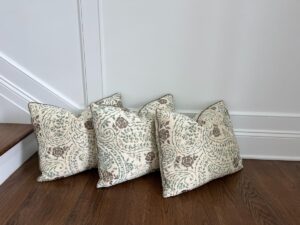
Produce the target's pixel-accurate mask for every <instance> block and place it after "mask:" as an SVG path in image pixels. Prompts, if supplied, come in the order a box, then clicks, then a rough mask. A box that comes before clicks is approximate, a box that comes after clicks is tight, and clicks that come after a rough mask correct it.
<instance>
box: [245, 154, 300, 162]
mask: <svg viewBox="0 0 300 225" xmlns="http://www.w3.org/2000/svg"><path fill="white" fill-rule="evenodd" d="M241 157H242V158H243V159H255V160H280V161H300V156H278V155H247V154H241Z"/></svg>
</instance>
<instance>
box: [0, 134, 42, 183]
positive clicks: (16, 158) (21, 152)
mask: <svg viewBox="0 0 300 225" xmlns="http://www.w3.org/2000/svg"><path fill="white" fill-rule="evenodd" d="M36 151H37V142H36V138H35V136H34V134H31V135H29V136H28V137H26V138H25V139H23V140H22V141H20V142H19V143H18V144H16V145H15V146H14V147H12V148H11V149H10V150H9V151H7V152H6V153H4V154H3V155H2V156H0V171H1V172H0V185H1V184H2V183H3V182H4V181H5V180H6V179H7V178H8V177H9V176H10V175H11V174H13V173H14V172H15V171H16V170H17V169H18V168H19V167H20V166H21V165H22V164H23V163H24V162H25V161H26V160H27V159H29V158H30V157H31V156H32V155H33V154H34V153H35V152H36Z"/></svg>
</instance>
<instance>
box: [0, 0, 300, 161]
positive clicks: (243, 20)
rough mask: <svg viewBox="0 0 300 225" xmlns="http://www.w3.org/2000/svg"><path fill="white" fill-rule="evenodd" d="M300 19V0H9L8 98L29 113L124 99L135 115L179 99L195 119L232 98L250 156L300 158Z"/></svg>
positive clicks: (1, 53) (5, 15) (1, 19)
mask: <svg viewBox="0 0 300 225" xmlns="http://www.w3.org/2000/svg"><path fill="white" fill-rule="evenodd" d="M299 12H300V1H297V0H289V1H283V0H253V1H246V0H242V1H240V0H230V1H229V0H227V1H224V0H213V1H199V0H184V1H182V0H172V1H171V0H165V1H158V0H152V1H138V0H130V1H122V0H99V1H98V0H89V1H84V0H77V1H71V0H67V1H57V0H55V1H47V2H45V1H33V0H30V1H21V2H20V1H15V0H11V1H5V3H2V5H1V7H0V38H1V41H0V84H1V85H2V87H1V85H0V93H1V94H2V95H3V96H4V97H6V98H8V99H12V100H13V101H12V102H14V103H16V104H17V105H18V106H20V107H19V108H21V109H23V111H26V107H25V104H24V102H28V101H30V100H37V101H41V102H47V103H51V104H56V105H60V106H63V107H67V108H70V109H72V110H78V109H79V108H83V107H84V105H86V103H87V102H91V101H92V100H96V99H97V98H101V97H102V96H106V95H109V94H112V93H114V92H121V93H122V94H123V96H124V102H125V105H126V106H127V107H132V108H138V107H139V106H140V105H142V104H143V103H145V102H146V101H148V100H150V99H153V98H154V97H157V96H159V95H161V94H163V93H173V94H174V96H175V99H176V105H177V108H178V109H179V110H181V111H187V112H197V111H199V110H200V109H202V108H204V107H205V106H207V105H208V104H210V103H212V102H214V101H216V100H219V99H224V100H225V101H226V102H227V104H228V106H229V108H230V112H231V114H232V115H233V116H232V119H233V121H234V124H235V127H236V132H237V135H238V136H239V142H240V144H241V148H242V153H243V155H245V156H248V157H256V158H282V159H300V151H299V149H300V103H299V104H298V102H299V100H298V96H300V89H299V88H298V86H299V83H300V76H299V73H300V39H299V36H300V26H299V21H300V13H299ZM1 88H2V89H1ZM7 90H9V91H7ZM1 91H5V93H4V94H3V93H2V92H1ZM0 99H1V96H0ZM3 101H4V100H3ZM0 103H1V101H0ZM6 103H7V101H6ZM11 107H13V106H11ZM1 110H2V111H3V108H0V111H1ZM2 114H3V113H2ZM2 114H0V115H2ZM25 117H27V118H28V114H26V116H25ZM0 119H1V118H0ZM25 119H26V118H25ZM276 146H277V147H276ZM282 146H286V147H285V149H284V151H283V149H282Z"/></svg>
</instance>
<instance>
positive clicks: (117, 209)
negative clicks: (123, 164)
mask: <svg viewBox="0 0 300 225" xmlns="http://www.w3.org/2000/svg"><path fill="white" fill-rule="evenodd" d="M244 167H245V168H244V169H243V170H242V171H241V172H239V173H237V174H233V175H231V176H227V177H224V178H221V179H218V180H215V181H212V182H210V183H208V184H207V185H204V186H202V187H200V188H198V189H196V190H194V191H191V192H187V193H184V194H182V195H179V196H177V197H173V198H168V199H163V198H162V196H161V192H162V190H161V181H160V175H159V173H153V174H150V175H147V176H144V177H142V178H139V179H136V180H133V181H129V182H126V183H123V184H119V185H116V186H114V187H111V188H106V189H96V182H97V179H98V175H97V171H96V170H92V171H87V172H84V173H81V174H79V175H76V176H73V177H69V178H66V179H61V180H56V181H53V182H46V183H38V182H36V177H37V176H38V175H39V169H38V160H37V156H36V155H35V156H34V157H33V158H31V159H30V160H29V161H27V162H26V164H25V165H24V166H22V167H21V168H20V169H19V170H18V171H17V172H16V173H15V174H14V175H13V176H12V177H11V178H9V179H8V180H7V181H6V182H5V183H4V184H3V185H2V186H0V224H21V225H25V224H30V225H34V224H42V225H46V224H49V225H58V224H70V225H74V224H80V225H82V224H103V225H117V224H120V225H126V224H128V225H129V224H130V225H144V224H145V225H150V224H151V225H152V224H153V225H160V224H161V225H169V224H170V225H198V224H203V225H204V224H205V225H209V224H212V225H227V224H228V225H235V224H237V225H244V224H245V225H255V224H257V225H259V224H261V225H262V224H266V225H269V224H270V225H271V224H278V225H279V224H280V225H289V224H294V225H299V224H300V162H283V161H258V160H244Z"/></svg>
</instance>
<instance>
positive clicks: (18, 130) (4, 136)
mask: <svg viewBox="0 0 300 225" xmlns="http://www.w3.org/2000/svg"><path fill="white" fill-rule="evenodd" d="M32 132H33V126H32V125H31V124H14V123H0V156H1V155H3V154H4V153H5V152H6V151H8V150H9V149H10V148H11V147H13V146H14V145H15V144H17V143H19V141H20V140H22V139H23V138H25V137H27V136H28V135H29V134H31V133H32Z"/></svg>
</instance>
